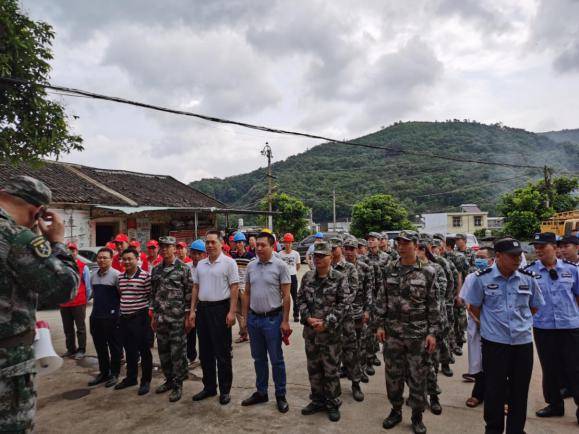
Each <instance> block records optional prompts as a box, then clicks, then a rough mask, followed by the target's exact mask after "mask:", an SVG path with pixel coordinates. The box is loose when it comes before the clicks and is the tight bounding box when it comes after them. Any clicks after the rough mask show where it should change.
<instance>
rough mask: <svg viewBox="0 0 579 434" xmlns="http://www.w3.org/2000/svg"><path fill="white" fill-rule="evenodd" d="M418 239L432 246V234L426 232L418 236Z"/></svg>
mask: <svg viewBox="0 0 579 434" xmlns="http://www.w3.org/2000/svg"><path fill="white" fill-rule="evenodd" d="M418 238H419V239H420V241H424V242H425V243H428V244H432V236H431V235H430V234H427V233H425V232H421V233H420V234H419V235H418Z"/></svg>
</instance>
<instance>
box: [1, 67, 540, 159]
mask: <svg viewBox="0 0 579 434" xmlns="http://www.w3.org/2000/svg"><path fill="white" fill-rule="evenodd" d="M0 82H3V83H6V84H10V85H29V86H38V87H42V88H45V89H51V90H55V91H60V92H63V95H64V94H74V95H80V96H85V97H87V98H93V99H99V100H104V101H112V102H117V103H120V104H127V105H132V106H136V107H141V108H145V109H150V110H156V111H160V112H165V113H172V114H177V115H182V116H190V117H194V118H199V119H203V120H206V121H208V122H215V123H220V124H229V125H236V126H239V127H243V128H249V129H253V130H259V131H265V132H268V133H273V134H286V135H292V136H298V137H306V138H310V139H316V140H324V141H326V142H331V143H338V144H342V145H347V146H357V147H363V148H369V149H379V150H384V151H392V152H395V153H401V154H407V155H416V156H420V157H423V158H428V157H429V158H437V159H441V160H447V161H454V162H460V163H473V164H484V165H489V166H501V167H515V168H527V169H540V170H543V166H534V165H528V164H513V163H504V162H498V161H487V160H475V159H469V158H460V157H452V156H445V155H439V154H434V153H430V152H422V151H420V152H419V151H410V150H406V149H400V148H393V147H389V146H379V145H373V144H370V143H361V142H355V141H346V140H338V139H334V138H331V137H326V136H322V135H318V134H309V133H303V132H299V131H292V130H283V129H277V128H271V127H267V126H261V125H256V124H250V123H246V122H240V121H233V120H230V119H223V118H218V117H214V116H208V115H203V114H199V113H194V112H188V111H185V110H176V109H170V108H167V107H162V106H158V105H153V104H147V103H143V102H138V101H133V100H129V99H125V98H120V97H115V96H108V95H103V94H98V93H94V92H89V91H85V90H80V89H74V88H70V87H64V86H54V85H51V84H45V83H34V82H31V81H28V80H22V79H19V78H9V77H0Z"/></svg>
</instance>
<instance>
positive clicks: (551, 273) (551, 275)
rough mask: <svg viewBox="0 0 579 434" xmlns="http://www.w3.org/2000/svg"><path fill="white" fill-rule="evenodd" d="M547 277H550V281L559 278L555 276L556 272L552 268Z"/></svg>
mask: <svg viewBox="0 0 579 434" xmlns="http://www.w3.org/2000/svg"><path fill="white" fill-rule="evenodd" d="M549 277H550V278H551V279H552V280H557V279H558V278H559V275H558V274H557V270H555V269H554V268H551V269H550V270H549Z"/></svg>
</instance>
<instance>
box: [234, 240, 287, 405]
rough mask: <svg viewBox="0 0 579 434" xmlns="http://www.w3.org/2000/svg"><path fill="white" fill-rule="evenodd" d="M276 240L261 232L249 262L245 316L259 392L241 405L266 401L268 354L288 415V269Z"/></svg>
mask: <svg viewBox="0 0 579 434" xmlns="http://www.w3.org/2000/svg"><path fill="white" fill-rule="evenodd" d="M274 244H275V238H274V237H273V235H272V234H271V233H268V232H261V233H260V234H259V235H258V237H257V245H256V253H257V260H254V261H252V262H250V263H249V265H248V266H247V271H246V281H245V292H244V294H243V315H244V316H245V317H246V318H247V330H248V332H249V344H250V346H251V356H252V357H253V360H254V365H255V373H256V381H255V385H256V388H257V391H256V392H255V393H254V394H253V395H251V396H250V397H249V398H247V399H245V400H244V401H243V402H242V403H241V405H243V406H248V405H254V404H259V403H262V402H267V401H268V400H269V398H268V395H267V386H268V378H269V366H268V363H267V360H268V355H269V360H271V367H272V373H273V382H274V384H275V398H276V401H277V409H278V410H279V411H280V413H286V412H287V411H288V410H289V405H288V403H287V400H286V398H285V394H286V375H285V362H284V360H283V351H282V348H281V344H282V334H284V335H289V333H290V325H289V311H290V303H291V299H290V285H291V277H290V272H289V268H288V267H287V265H286V264H285V262H284V261H282V260H281V259H279V258H277V257H275V256H273V246H274Z"/></svg>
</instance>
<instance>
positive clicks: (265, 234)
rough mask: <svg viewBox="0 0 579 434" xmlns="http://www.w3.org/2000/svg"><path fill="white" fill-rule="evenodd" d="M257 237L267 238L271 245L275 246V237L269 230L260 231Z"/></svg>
mask: <svg viewBox="0 0 579 434" xmlns="http://www.w3.org/2000/svg"><path fill="white" fill-rule="evenodd" d="M257 238H267V242H268V243H269V245H270V246H273V245H274V244H275V237H274V236H273V235H272V234H270V233H269V232H265V231H264V232H260V233H259V234H258V235H257Z"/></svg>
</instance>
